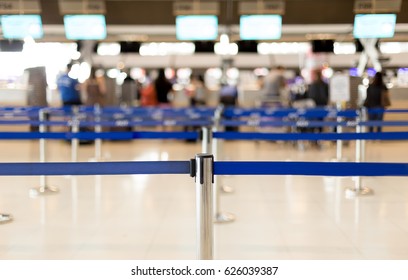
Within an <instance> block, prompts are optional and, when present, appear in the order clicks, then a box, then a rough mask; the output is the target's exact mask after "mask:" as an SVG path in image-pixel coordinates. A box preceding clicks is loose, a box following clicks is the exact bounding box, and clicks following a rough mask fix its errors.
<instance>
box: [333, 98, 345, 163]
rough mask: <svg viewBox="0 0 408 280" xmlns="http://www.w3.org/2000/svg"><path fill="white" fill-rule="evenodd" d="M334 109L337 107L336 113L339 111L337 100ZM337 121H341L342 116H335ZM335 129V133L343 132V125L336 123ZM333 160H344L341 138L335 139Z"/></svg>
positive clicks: (339, 105)
mask: <svg viewBox="0 0 408 280" xmlns="http://www.w3.org/2000/svg"><path fill="white" fill-rule="evenodd" d="M336 109H337V113H338V112H339V111H341V103H340V102H337V104H336ZM336 120H337V123H340V122H342V121H343V118H342V117H339V116H337V119H336ZM336 130H337V133H343V127H342V126H341V125H337V126H336ZM334 161H338V162H340V161H346V159H345V158H343V140H337V141H336V158H335V159H334Z"/></svg>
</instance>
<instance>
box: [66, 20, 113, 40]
mask: <svg viewBox="0 0 408 280" xmlns="http://www.w3.org/2000/svg"><path fill="white" fill-rule="evenodd" d="M64 26H65V36H66V37H67V39H69V40H103V39H105V38H106V22H105V16H104V15H65V16H64Z"/></svg>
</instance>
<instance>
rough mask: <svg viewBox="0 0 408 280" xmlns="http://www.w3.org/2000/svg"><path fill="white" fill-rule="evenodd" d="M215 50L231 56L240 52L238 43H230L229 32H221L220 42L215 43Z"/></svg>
mask: <svg viewBox="0 0 408 280" xmlns="http://www.w3.org/2000/svg"><path fill="white" fill-rule="evenodd" d="M214 52H215V54H218V55H224V56H230V55H237V54H238V45H237V44H236V43H230V41H229V37H228V35H227V34H221V36H220V42H219V43H215V45H214Z"/></svg>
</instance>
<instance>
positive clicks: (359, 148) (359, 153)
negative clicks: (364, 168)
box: [346, 111, 374, 198]
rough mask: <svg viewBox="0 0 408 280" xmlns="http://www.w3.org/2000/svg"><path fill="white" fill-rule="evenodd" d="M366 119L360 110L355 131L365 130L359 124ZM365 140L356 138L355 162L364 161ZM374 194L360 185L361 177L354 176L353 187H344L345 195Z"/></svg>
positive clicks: (348, 196)
mask: <svg viewBox="0 0 408 280" xmlns="http://www.w3.org/2000/svg"><path fill="white" fill-rule="evenodd" d="M365 119H366V114H365V111H361V115H360V117H359V118H357V125H356V133H363V132H365V126H362V125H361V124H360V122H361V120H365ZM364 149H365V140H363V139H358V140H356V162H364V160H365V158H364V157H365V151H364ZM372 194H374V192H373V190H372V189H370V188H367V187H363V186H362V177H361V176H356V177H355V178H354V188H348V189H346V197H347V198H354V197H357V196H364V195H372Z"/></svg>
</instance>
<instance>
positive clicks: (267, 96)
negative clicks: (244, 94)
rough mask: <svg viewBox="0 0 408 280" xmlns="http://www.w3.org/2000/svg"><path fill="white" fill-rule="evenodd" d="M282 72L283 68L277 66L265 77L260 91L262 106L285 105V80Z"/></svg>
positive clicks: (286, 99)
mask: <svg viewBox="0 0 408 280" xmlns="http://www.w3.org/2000/svg"><path fill="white" fill-rule="evenodd" d="M284 71H285V68H283V66H277V67H276V68H275V69H272V70H271V71H270V72H269V74H268V75H267V76H266V77H265V79H264V81H263V88H262V90H261V93H262V96H263V104H264V105H275V106H276V105H278V106H280V105H287V101H288V97H287V92H286V91H287V90H286V80H285V77H284V76H283V74H284Z"/></svg>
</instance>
